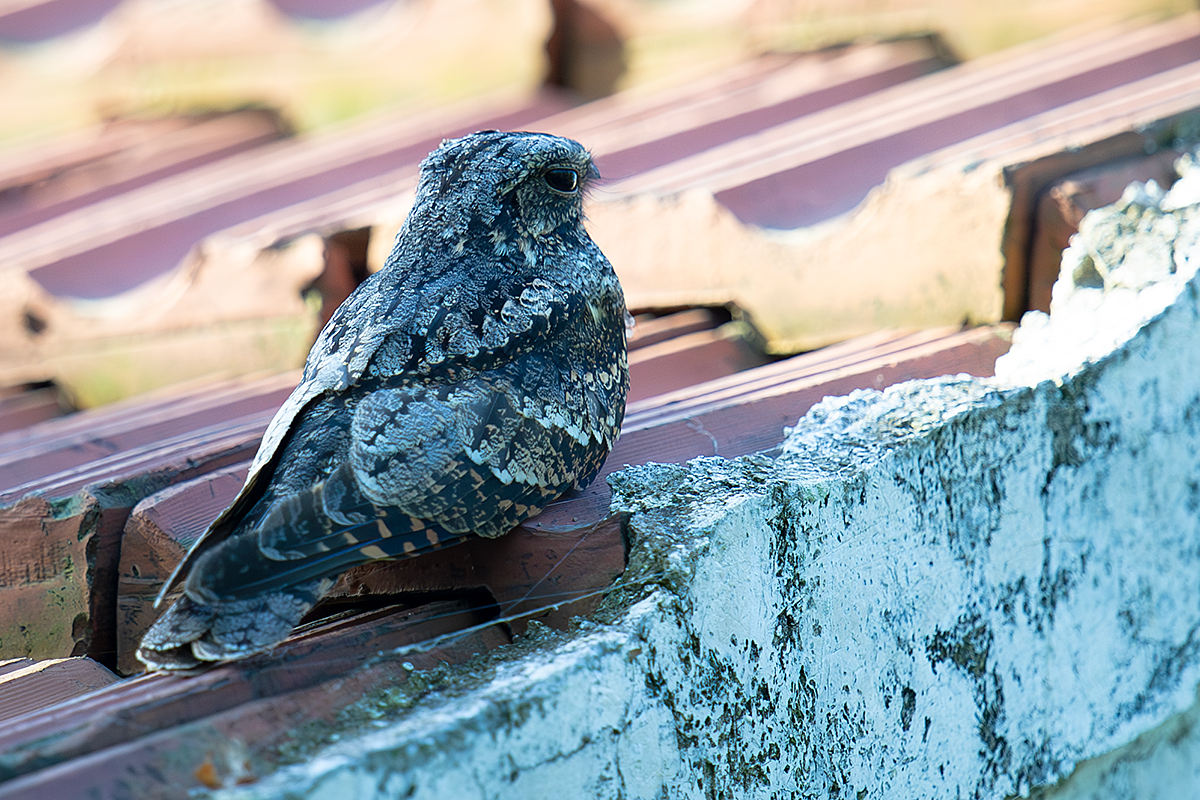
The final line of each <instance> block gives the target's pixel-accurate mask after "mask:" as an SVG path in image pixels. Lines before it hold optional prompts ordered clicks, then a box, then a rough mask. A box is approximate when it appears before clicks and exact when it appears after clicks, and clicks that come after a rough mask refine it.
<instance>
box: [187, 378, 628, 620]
mask: <svg viewBox="0 0 1200 800" xmlns="http://www.w3.org/2000/svg"><path fill="white" fill-rule="evenodd" d="M525 411H526V410H525V409H523V408H522V406H521V404H520V402H519V401H518V400H517V399H516V398H514V397H513V395H512V391H511V387H508V386H503V385H496V384H495V383H493V382H492V381H489V380H486V379H484V378H475V379H470V380H467V381H463V382H461V383H456V384H440V385H437V384H435V385H429V386H410V387H400V388H393V389H382V390H379V391H376V392H374V393H372V394H370V395H369V396H367V397H366V398H364V399H363V400H362V401H361V402H360V404H359V406H358V410H357V411H356V412H355V416H354V423H353V435H352V442H353V444H352V449H351V452H350V458H349V459H348V461H346V462H345V463H343V464H341V465H340V466H338V467H337V468H336V469H335V470H334V471H333V473H332V474H331V475H330V476H329V478H328V479H327V480H325V481H323V482H322V483H320V484H318V485H316V486H313V487H310V488H309V489H308V490H307V491H304V492H300V493H297V494H293V495H289V496H288V497H285V498H282V499H281V500H280V501H278V502H277V503H276V504H275V506H274V507H273V508H272V510H271V511H270V513H268V514H267V516H266V517H265V518H264V520H263V522H262V524H261V526H260V528H259V529H258V531H257V535H254V534H251V533H246V534H241V535H239V536H238V537H237V539H236V540H234V541H233V542H230V543H229V544H228V545H227V547H232V548H234V549H235V550H236V551H237V552H236V554H234V556H233V557H230V555H231V554H228V553H227V554H226V555H225V557H224V558H222V559H221V561H220V564H215V563H214V564H213V565H212V566H208V565H206V568H205V569H204V570H203V571H202V574H201V573H197V574H196V575H195V576H194V578H195V580H194V581H193V580H192V579H189V583H188V589H189V593H190V594H193V595H194V596H196V597H198V598H204V599H209V600H220V601H222V602H228V601H233V600H238V599H245V598H246V597H251V596H254V595H259V594H262V593H264V592H268V591H272V590H276V589H281V588H284V587H287V586H290V585H295V584H299V583H303V582H306V581H310V580H316V579H320V578H324V577H330V576H333V575H336V574H338V573H340V572H342V571H344V570H346V569H349V568H350V567H353V566H356V565H358V564H363V563H366V562H369V561H378V560H381V559H388V558H402V557H405V556H410V555H416V554H418V553H420V552H423V551H426V550H429V549H431V548H434V547H439V546H442V545H445V544H448V543H452V542H455V541H459V540H461V539H463V538H465V537H467V536H470V535H473V534H480V535H484V536H499V535H501V534H503V533H505V532H507V531H508V530H509V529H511V528H512V527H513V526H515V525H517V524H518V523H520V522H521V521H522V520H524V519H526V518H528V517H530V516H532V515H533V514H536V513H537V512H538V511H539V510H540V509H541V507H543V506H544V505H545V504H546V503H547V502H549V501H550V500H552V499H554V498H555V497H557V496H558V495H560V494H561V493H562V492H563V491H565V490H566V489H567V488H569V487H570V486H571V485H572V484H573V483H575V481H576V480H578V479H579V478H581V477H583V475H582V470H586V471H588V472H589V473H594V472H595V470H596V469H598V468H599V465H600V463H601V462H602V461H603V458H604V455H605V454H606V453H607V445H606V444H601V443H599V442H596V441H591V440H589V441H587V442H586V443H584V442H579V441H578V440H576V439H575V438H574V437H573V436H572V435H571V434H570V433H568V432H567V431H566V430H565V429H563V428H562V427H559V426H557V425H555V424H553V423H546V422H545V421H542V420H539V419H538V418H537V415H528V414H527V413H525ZM194 584H195V585H194Z"/></svg>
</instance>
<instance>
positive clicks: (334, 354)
mask: <svg viewBox="0 0 1200 800" xmlns="http://www.w3.org/2000/svg"><path fill="white" fill-rule="evenodd" d="M595 177H596V171H595V169H594V168H593V166H592V162H591V159H590V157H589V155H588V153H587V151H586V150H584V149H583V148H582V147H581V146H580V145H579V144H578V143H576V142H573V141H571V140H569V139H561V138H557V137H553V136H548V135H545V134H532V133H499V132H495V131H486V132H482V133H477V134H473V135H471V136H467V137H464V138H462V139H458V140H454V141H448V142H445V143H443V144H442V146H441V147H439V148H438V149H437V150H435V151H434V152H433V153H431V154H430V155H429V157H428V158H426V159H425V162H424V163H423V164H422V165H421V179H420V182H419V185H418V187H417V194H416V200H415V202H414V205H413V209H412V211H411V212H410V213H409V216H408V219H407V220H406V221H405V223H404V227H403V228H402V229H401V230H400V234H399V235H398V236H397V238H396V245H395V248H394V249H393V251H392V254H391V256H390V257H389V258H388V260H387V263H386V264H385V266H384V268H383V269H382V270H380V271H379V272H378V273H377V274H375V275H373V276H372V277H370V278H369V279H367V281H365V282H364V283H363V284H362V286H360V287H359V288H358V290H357V291H355V292H354V294H352V295H351V296H350V297H349V298H348V299H347V300H346V302H345V303H343V304H342V306H341V307H340V308H339V309H338V310H337V312H336V313H335V314H334V315H333V318H332V319H331V320H330V321H329V324H328V325H326V326H325V329H324V330H323V331H322V332H321V335H320V337H318V339H317V342H316V344H314V345H313V349H312V352H311V353H309V356H308V362H307V364H306V365H305V369H304V377H303V379H302V380H301V383H300V385H299V386H298V387H296V390H295V391H294V392H293V393H292V395H291V397H289V398H288V400H287V402H286V403H285V404H284V405H283V408H281V409H280V411H279V413H278V414H277V415H276V416H275V419H274V420H273V421H272V422H271V425H270V427H269V428H268V429H267V433H266V436H265V437H264V439H263V442H262V446H261V447H260V449H259V451H258V455H257V456H256V457H255V459H254V463H253V465H252V466H251V469H250V475H249V477H248V478H247V480H246V485H245V486H244V487H243V488H242V491H241V494H239V495H238V497H237V499H236V500H235V501H234V502H233V504H232V505H231V506H230V507H229V508H228V509H226V511H225V512H224V513H223V514H222V515H221V516H220V517H219V518H218V519H217V520H216V521H215V522H214V523H213V524H212V526H211V527H210V528H209V530H208V532H207V533H206V534H205V535H204V537H203V538H202V539H201V540H200V541H199V542H197V543H196V545H195V546H194V547H193V548H192V550H191V551H190V552H189V553H188V555H187V557H186V558H185V559H184V561H183V563H182V564H181V565H180V567H179V568H178V569H177V570H176V573H175V575H174V576H172V579H171V580H170V581H168V582H167V585H166V586H165V587H164V589H163V594H164V595H165V593H166V592H167V591H169V590H170V589H171V588H172V587H173V586H174V585H175V584H176V583H177V582H178V581H179V580H180V579H181V578H182V577H183V576H186V580H185V582H184V593H183V595H182V596H181V597H180V598H179V599H178V600H177V601H176V603H175V604H174V605H173V606H172V607H171V608H170V609H169V610H168V611H167V613H166V614H165V615H163V617H162V618H161V619H160V620H159V621H158V622H157V623H155V625H154V627H153V628H151V629H150V631H149V632H148V633H147V634H146V636H145V637H144V639H143V640H142V646H141V649H139V651H138V656H139V658H141V659H142V661H144V662H145V663H146V664H147V665H148V666H150V667H151V668H156V669H186V668H191V667H194V666H197V665H198V664H201V663H203V662H206V661H219V660H227V659H235V658H242V657H244V656H247V655H250V654H252V653H258V652H262V651H264V650H268V649H270V648H271V647H272V646H274V645H275V644H277V643H278V642H279V641H280V640H281V639H283V638H284V637H285V636H287V634H288V633H289V632H290V631H291V630H292V628H293V627H294V626H295V624H296V623H297V622H298V621H299V620H300V618H301V617H302V616H303V615H304V614H305V613H307V611H308V610H309V609H311V608H312V606H313V605H314V604H315V603H316V602H317V601H318V600H319V599H320V598H321V596H322V595H323V594H324V593H325V592H327V591H328V590H329V588H330V586H332V584H333V580H334V578H335V577H336V576H337V575H338V574H339V573H341V572H343V571H344V570H346V569H348V568H350V567H353V566H355V565H358V564H362V563H365V562H368V561H375V560H380V559H387V558H399V557H404V556H406V555H412V554H418V553H420V552H421V551H423V550H428V549H430V548H432V547H436V546H441V545H444V544H448V543H452V542H455V541H459V540H461V539H463V538H465V537H468V536H473V535H479V536H489V537H492V536H500V535H502V534H504V533H505V532H507V531H508V530H509V529H511V528H512V527H513V526H514V525H516V524H518V523H519V522H521V521H522V520H524V519H527V518H528V517H530V516H533V515H534V514H537V513H538V512H539V511H540V510H541V509H542V508H543V507H544V506H545V505H546V503H548V502H549V501H551V500H553V499H554V498H555V497H557V496H558V495H560V494H562V493H563V492H564V491H566V490H567V489H569V488H571V487H573V486H583V485H586V484H587V483H588V482H589V481H590V480H591V479H592V478H594V477H595V475H596V473H597V472H598V471H599V469H600V466H601V464H602V463H603V461H604V458H605V457H606V456H607V455H608V451H609V449H610V448H611V447H612V444H613V441H614V440H615V439H616V437H617V433H618V432H619V430H620V427H621V420H622V418H623V416H624V412H625V395H626V391H627V389H628V383H629V375H628V364H627V358H626V350H625V318H626V312H625V302H624V298H623V296H622V294H621V288H620V285H619V284H618V283H617V278H616V275H615V274H614V273H613V270H612V266H611V265H610V264H609V263H608V261H607V259H605V257H604V255H603V254H602V253H601V252H600V250H599V248H598V247H596V245H595V243H593V242H592V240H591V239H590V238H589V237H588V235H587V233H586V231H585V230H584V228H583V222H582V211H581V203H582V195H583V193H584V191H585V189H586V188H587V186H588V184H589V182H591V181H592V180H593V179H594V178H595ZM161 599H162V595H160V601H161Z"/></svg>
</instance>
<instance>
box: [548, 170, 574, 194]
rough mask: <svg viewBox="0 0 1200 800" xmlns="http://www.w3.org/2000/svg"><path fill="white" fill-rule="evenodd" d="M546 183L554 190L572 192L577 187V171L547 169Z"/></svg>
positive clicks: (565, 192) (564, 192)
mask: <svg viewBox="0 0 1200 800" xmlns="http://www.w3.org/2000/svg"><path fill="white" fill-rule="evenodd" d="M546 183H548V184H550V188H551V189H553V190H554V191H556V192H562V193H563V194H573V193H574V192H575V190H576V189H578V188H579V173H577V172H576V171H575V170H573V169H548V170H546Z"/></svg>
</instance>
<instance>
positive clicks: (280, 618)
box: [137, 579, 332, 670]
mask: <svg viewBox="0 0 1200 800" xmlns="http://www.w3.org/2000/svg"><path fill="white" fill-rule="evenodd" d="M331 584H332V581H331V580H328V579H326V580H319V581H311V582H309V583H306V584H301V585H299V586H291V587H288V588H287V589H285V590H280V591H275V592H271V593H270V594H265V595H261V596H258V597H253V598H250V599H246V600H235V601H232V602H217V603H211V604H206V603H201V602H198V601H196V600H194V599H192V598H191V597H189V596H188V595H187V594H184V595H183V596H182V597H180V598H179V599H178V600H177V601H176V602H175V603H174V605H172V606H171V607H170V608H169V609H168V610H167V612H166V613H165V614H163V615H162V617H160V618H159V619H158V621H157V622H155V623H154V625H153V626H152V627H151V628H150V630H149V631H147V632H146V635H145V636H144V637H143V638H142V644H141V646H140V647H139V648H138V651H137V656H138V659H139V660H141V662H142V663H143V664H145V665H146V666H147V667H149V668H150V669H158V670H190V669H196V668H198V667H202V666H205V665H207V664H211V663H213V662H216V661H230V660H233V659H239V658H245V657H247V656H251V655H254V654H255V653H261V652H265V651H267V650H270V649H271V648H272V647H274V646H275V645H277V644H279V643H280V642H281V641H283V640H284V639H285V638H286V637H287V635H288V634H289V633H291V632H292V629H293V628H295V627H296V624H297V623H299V622H300V619H301V618H302V617H303V616H304V615H305V614H307V613H308V611H309V610H310V609H311V608H312V607H313V606H314V605H316V603H317V601H318V600H320V599H321V596H322V595H324V594H325V592H327V591H328V590H329V588H330V586H331Z"/></svg>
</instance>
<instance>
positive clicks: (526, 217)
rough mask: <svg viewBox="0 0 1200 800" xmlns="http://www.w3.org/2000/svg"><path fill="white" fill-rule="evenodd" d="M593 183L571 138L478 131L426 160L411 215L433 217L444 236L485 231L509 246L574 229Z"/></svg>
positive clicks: (592, 171) (591, 170)
mask: <svg viewBox="0 0 1200 800" xmlns="http://www.w3.org/2000/svg"><path fill="white" fill-rule="evenodd" d="M599 177H600V175H599V173H598V172H597V171H596V168H595V166H594V165H593V164H592V157H591V155H590V154H589V153H588V151H587V150H586V149H584V147H583V145H581V144H579V143H578V142H576V141H573V140H571V139H564V138H561V137H558V136H551V135H549V134H545V133H526V132H515V133H506V132H501V131H481V132H479V133H473V134H470V135H469V136H464V137H462V138H460V139H449V140H446V141H444V142H442V145H441V146H440V147H438V149H436V150H434V151H433V152H432V153H430V154H429V156H428V157H427V158H426V159H425V161H424V162H423V163H422V164H421V179H420V183H419V184H418V187H417V198H416V202H415V204H414V206H413V214H414V215H417V214H421V215H425V216H428V217H430V218H432V219H436V220H437V222H438V224H440V225H442V226H444V227H443V229H442V235H443V237H445V238H449V237H450V236H466V237H468V238H470V236H471V234H474V233H486V235H488V236H490V237H492V238H493V239H495V238H497V237H500V238H507V239H508V240H509V241H510V242H513V243H515V242H516V241H517V240H519V239H524V238H527V237H534V238H537V237H541V236H545V235H547V234H550V233H554V232H555V231H558V230H560V229H561V228H562V227H563V226H569V227H577V226H579V224H580V223H581V220H582V217H583V197H584V194H585V193H586V191H587V189H588V188H589V187H590V185H591V184H593V183H594V182H595V181H596V180H597V179H598V178H599ZM475 226H480V228H481V229H482V230H471V228H473V227H475Z"/></svg>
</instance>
